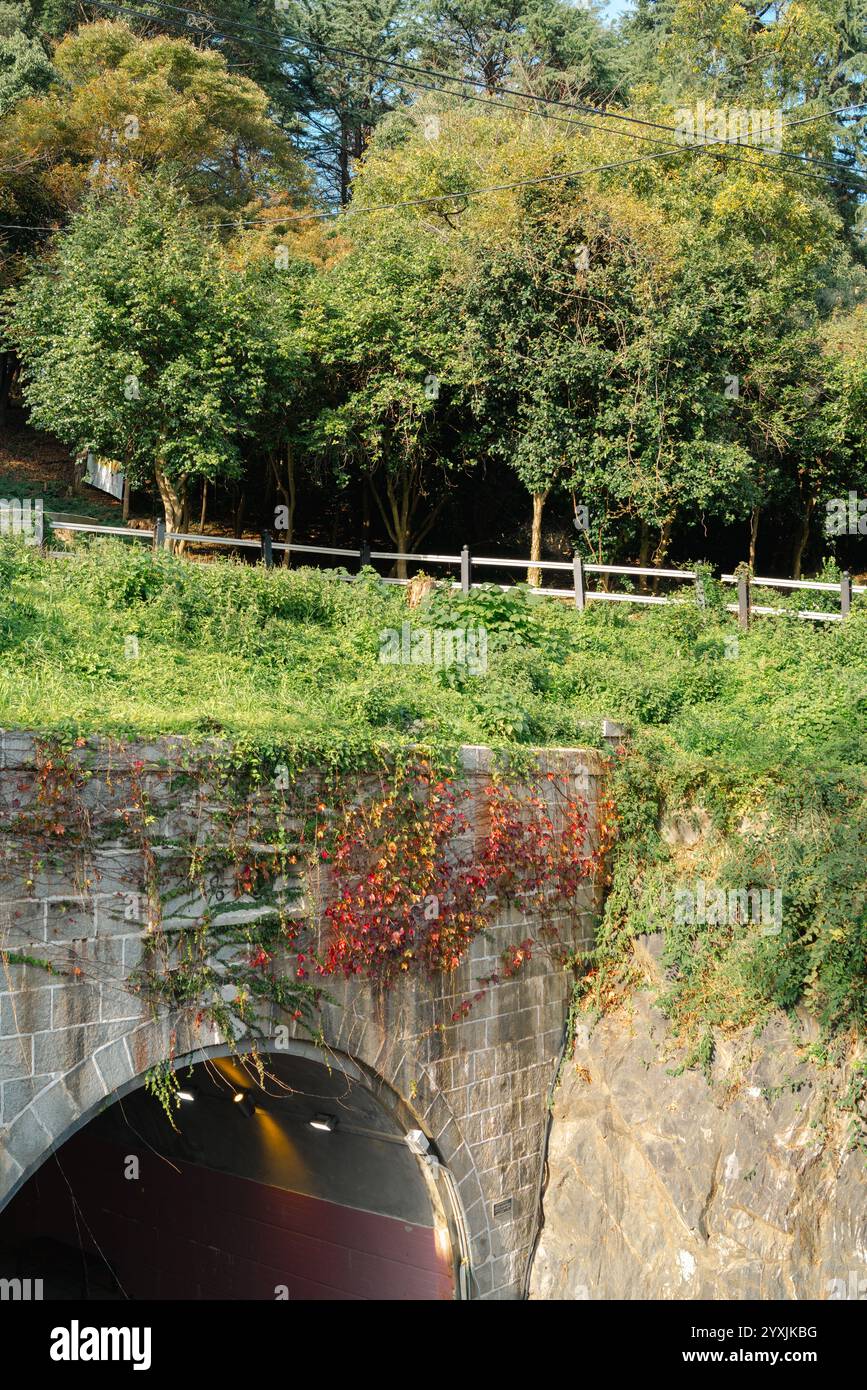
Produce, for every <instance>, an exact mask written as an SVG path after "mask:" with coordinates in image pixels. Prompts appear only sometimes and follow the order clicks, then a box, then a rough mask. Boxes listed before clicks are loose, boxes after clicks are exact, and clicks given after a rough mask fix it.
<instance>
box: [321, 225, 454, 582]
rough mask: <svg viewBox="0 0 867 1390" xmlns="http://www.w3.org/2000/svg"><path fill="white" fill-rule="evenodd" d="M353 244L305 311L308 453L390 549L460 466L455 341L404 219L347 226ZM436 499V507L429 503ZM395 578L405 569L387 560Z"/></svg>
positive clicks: (448, 292)
mask: <svg viewBox="0 0 867 1390" xmlns="http://www.w3.org/2000/svg"><path fill="white" fill-rule="evenodd" d="M346 222H347V224H348V226H349V227H351V235H352V236H353V237H354V238H355V243H354V245H353V247H352V249H351V251H350V252H349V254H348V255H346V256H345V257H344V258H343V259H342V260H341V261H339V262H337V264H335V265H334V266H333V267H332V268H331V269H330V270H328V271H327V272H326V273H325V274H324V275H322V276H321V277H319V279H318V280H317V282H316V284H315V288H314V293H313V294H312V295H311V296H310V301H309V303H308V306H307V310H306V312H305V330H306V332H307V334H308V335H309V340H310V342H311V348H312V352H313V355H314V359H315V361H316V362H317V363H318V365H319V367H320V370H321V372H322V381H323V386H324V388H325V389H324V396H325V401H326V404H325V406H324V408H322V409H321V410H320V411H319V413H318V414H317V415H316V417H315V419H314V420H312V422H311V424H310V428H309V431H308V434H307V444H308V447H309V448H310V449H311V450H312V451H313V452H314V453H316V454H318V456H319V457H320V458H323V459H328V460H330V461H331V462H332V464H333V466H334V468H335V471H336V476H337V478H338V480H339V481H341V482H344V483H345V482H346V481H347V480H348V478H349V477H351V476H352V475H353V474H355V475H356V476H360V477H361V478H362V480H363V482H364V485H365V486H366V487H367V488H369V492H370V495H371V497H372V499H373V501H374V504H375V506H376V508H377V510H378V512H379V515H380V517H381V519H382V523H383V526H384V527H385V530H386V533H387V534H388V536H389V538H390V540H391V541H392V542H393V544H394V546H395V548H396V550H397V551H398V552H401V553H406V552H408V551H410V550H411V549H412V548H413V546H414V545H415V544H417V543H419V542H420V541H421V540H422V539H423V538H424V536H425V535H426V534H427V533H428V531H429V530H430V528H431V526H432V525H433V522H434V520H435V519H436V516H437V515H438V513H439V511H440V509H441V508H442V505H443V503H444V501H445V497H446V483H447V480H448V477H449V475H450V474H451V473H452V472H453V471H454V470H455V469H456V468H458V467H460V466H461V465H462V463H463V462H465V461H466V460H465V453H464V450H465V447H466V444H467V441H466V440H464V439H463V437H462V435H461V433H460V431H459V430H458V429H457V427H456V424H455V418H454V409H455V407H454V400H453V397H454V382H455V379H456V376H457V366H458V363H457V353H458V350H459V349H458V342H457V338H456V334H455V319H454V312H455V309H456V307H457V306H456V302H455V297H454V293H453V288H452V287H453V283H454V282H453V280H452V279H451V277H450V274H449V257H448V251H447V248H444V247H443V246H442V245H441V244H440V243H438V242H437V240H436V239H435V238H431V237H429V236H426V235H425V234H424V233H423V232H420V230H419V229H418V228H417V227H416V226H415V225H414V223H413V222H412V221H411V220H406V219H397V220H395V221H394V222H391V221H381V222H377V221H374V220H373V219H369V220H364V219H362V218H360V217H358V218H353V215H352V214H349V215H348V217H347V219H346ZM433 499H435V500H433ZM397 573H398V574H399V575H401V576H405V575H406V563H405V561H403V560H400V561H398V562H397Z"/></svg>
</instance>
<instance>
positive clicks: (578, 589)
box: [572, 554, 587, 612]
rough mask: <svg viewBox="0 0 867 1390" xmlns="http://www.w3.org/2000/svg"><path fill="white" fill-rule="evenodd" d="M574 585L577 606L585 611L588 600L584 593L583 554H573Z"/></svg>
mask: <svg viewBox="0 0 867 1390" xmlns="http://www.w3.org/2000/svg"><path fill="white" fill-rule="evenodd" d="M572 587H573V588H574V590H575V607H576V608H580V609H581V611H582V612H583V610H584V608H585V605H586V603H587V600H586V598H585V595H584V561H583V560H582V559H581V556H580V555H578V554H575V555H573V556H572Z"/></svg>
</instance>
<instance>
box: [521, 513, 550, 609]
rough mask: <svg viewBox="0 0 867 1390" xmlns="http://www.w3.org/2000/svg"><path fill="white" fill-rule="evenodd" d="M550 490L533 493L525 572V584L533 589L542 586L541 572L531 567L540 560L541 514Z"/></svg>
mask: <svg viewBox="0 0 867 1390" xmlns="http://www.w3.org/2000/svg"><path fill="white" fill-rule="evenodd" d="M550 491H551V489H550V488H545V490H544V492H534V493H533V525H532V527H531V530H530V568H529V569H528V570H527V583H528V584H530V585H531V586H532V587H533V588H534V589H538V588H540V587H541V584H542V571H541V570H540V569H536V568H535V567H534V566H533V563H532V562H533V561H534V560H541V558H542V513H543V511H544V510H545V503H546V502H547V501H548V497H549V495H550Z"/></svg>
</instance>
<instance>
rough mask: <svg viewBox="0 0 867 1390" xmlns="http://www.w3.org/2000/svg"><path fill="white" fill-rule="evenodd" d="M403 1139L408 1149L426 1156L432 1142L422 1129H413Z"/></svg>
mask: <svg viewBox="0 0 867 1390" xmlns="http://www.w3.org/2000/svg"><path fill="white" fill-rule="evenodd" d="M403 1138H404V1143H405V1144H406V1146H407V1148H408V1149H410V1150H411V1151H412V1153H414V1154H426V1153H427V1151H428V1149H429V1148H430V1140H429V1139H428V1137H427V1135H426V1134H425V1133H424V1132H423V1131H422V1130H420V1129H411V1130H410V1131H409V1133H408V1134H405V1135H404V1136H403Z"/></svg>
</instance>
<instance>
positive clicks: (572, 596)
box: [48, 514, 867, 628]
mask: <svg viewBox="0 0 867 1390" xmlns="http://www.w3.org/2000/svg"><path fill="white" fill-rule="evenodd" d="M48 515H49V520H50V514H48ZM58 530H62V531H72V532H76V533H82V534H91V535H107V536H123V537H124V538H130V539H136V540H145V541H149V542H150V544H151V546H152V547H153V549H154V551H155V552H156V551H158V550H161V549H163V548H164V547H165V546H166V545H169V544H173V543H174V542H176V541H186V542H187V543H188V544H192V545H202V546H216V547H220V546H224V547H228V548H229V549H242V550H244V549H246V550H255V551H256V552H257V553H258V557H259V558H260V559H261V561H262V563H263V564H265V565H266V566H268V568H271V567H272V566H273V564H274V556H275V554H277V553H280V552H283V553H284V554H287V553H288V554H289V555H312V556H329V557H334V556H338V557H339V558H340V559H341V560H356V561H357V562H358V564H359V567H360V568H364V567H365V566H367V565H372V564H373V562H374V561H375V560H380V561H382V560H387V561H391V562H395V561H405V562H406V563H407V564H410V563H411V564H416V565H422V564H423V565H441V566H443V567H445V568H455V569H459V572H460V579H459V580H454V581H453V586H454V588H456V589H458V588H459V589H461V590H462V592H463V593H465V594H468V593H469V592H470V590H471V589H472V588H474V587H478V583H477V582H474V580H473V572H474V571H477V570H479V569H484V568H489V569H500V570H503V569H506V570H508V569H514V570H528V569H534V570H544V571H546V572H550V573H554V574H568V575H570V576H571V578H572V587H571V588H553V589H543V588H538V587H534V586H531V587H530V592H531V593H533V594H544V595H545V596H546V597H548V598H560V599H564V600H571V601H572V603H573V604H574V606H575V607H576V608H578V609H584V608H586V606H587V604H588V603H591V602H597V603H636V604H667V603H671V602H672V599H671V596H669V595H666V594H646V593H640V594H638V593H627V594H622V593H612V592H610V591H609V590H607V589H589V588H588V587H587V577H588V576H589V575H612V576H622V577H626V578H628V579H650V580H653V581H657V580H660V579H667V580H672V581H674V582H675V583H681V584H692V585H693V586H694V587H695V589H696V596H697V601H698V602H702V600H703V589H702V582H701V577H700V576H699V574H698V573H697V572H696V571H695V570H686V569H656V568H653V567H651V566H643V565H603V564H593V563H588V562H585V561H584V560H583V559H582V558H581V556H580V555H575V556H574V557H573V558H572V559H571V560H512V559H506V558H503V557H502V556H496V557H492V556H481V555H471V554H470V551H469V548H468V547H467V546H464V547H463V549H462V550H461V552H460V554H459V555H428V554H425V555H416V554H409V553H406V552H400V551H392V550H371V549H370V547H369V546H368V545H366V544H365V543H362V544H361V545H360V546H359V547H358V548H357V549H345V548H343V549H341V548H338V547H335V546H324V545H296V544H295V542H294V541H293V542H292V544H291V545H289V544H286V543H285V542H282V541H275V540H274V539H273V538H272V536H271V533H270V531H263V532H262V533H261V538H260V539H259V540H244V539H242V538H241V537H237V536H213V535H203V534H201V533H198V532H187V531H167V530H166V527H165V524H164V523H163V522H161V521H159V522H157V523H156V525H155V526H154V527H151V528H147V529H142V530H138V529H135V528H132V527H124V526H92V525H90V524H89V523H84V522H66V521H63V522H61V523H59V525H58ZM347 577H350V576H347ZM720 579H721V582H722V583H723V584H733V585H735V586H736V588H737V603H729V604H726V609H727V611H729V612H731V613H737V615H738V620H739V622H740V624H741V627H743V628H746V627H748V626H749V623H750V619H751V617H752V615H753V614H757V615H760V616H782V617H798V618H806V619H809V620H812V621H814V622H841V621H842V619H843V618H845V617H846V615H847V614H848V613H849V612H850V610H851V607H852V596H853V594H864V593H867V584H853V583H852V579H851V576H850V575H849V574H843V575H841V577H840V581H839V583H830V582H825V581H822V580H807V579H766V578H759V577H749V578H748V577H747V576H746V575H745V574H739V575H734V574H723V575H721V576H720ZM383 582H384V583H386V584H407V583H409V580H408V579H395V578H385V579H384V580H383ZM509 587H510V586H509V585H508V584H500V585H499V588H501V589H508V588H509ZM753 588H766V589H783V590H786V589H788V590H805V591H811V590H812V591H814V592H822V593H833V594H835V595H837V596H838V598H839V611H838V612H835V613H831V612H823V611H821V610H817V609H809V608H805V609H788V608H773V607H768V606H766V605H761V604H753V603H752V598H751V590H752V589H753Z"/></svg>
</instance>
